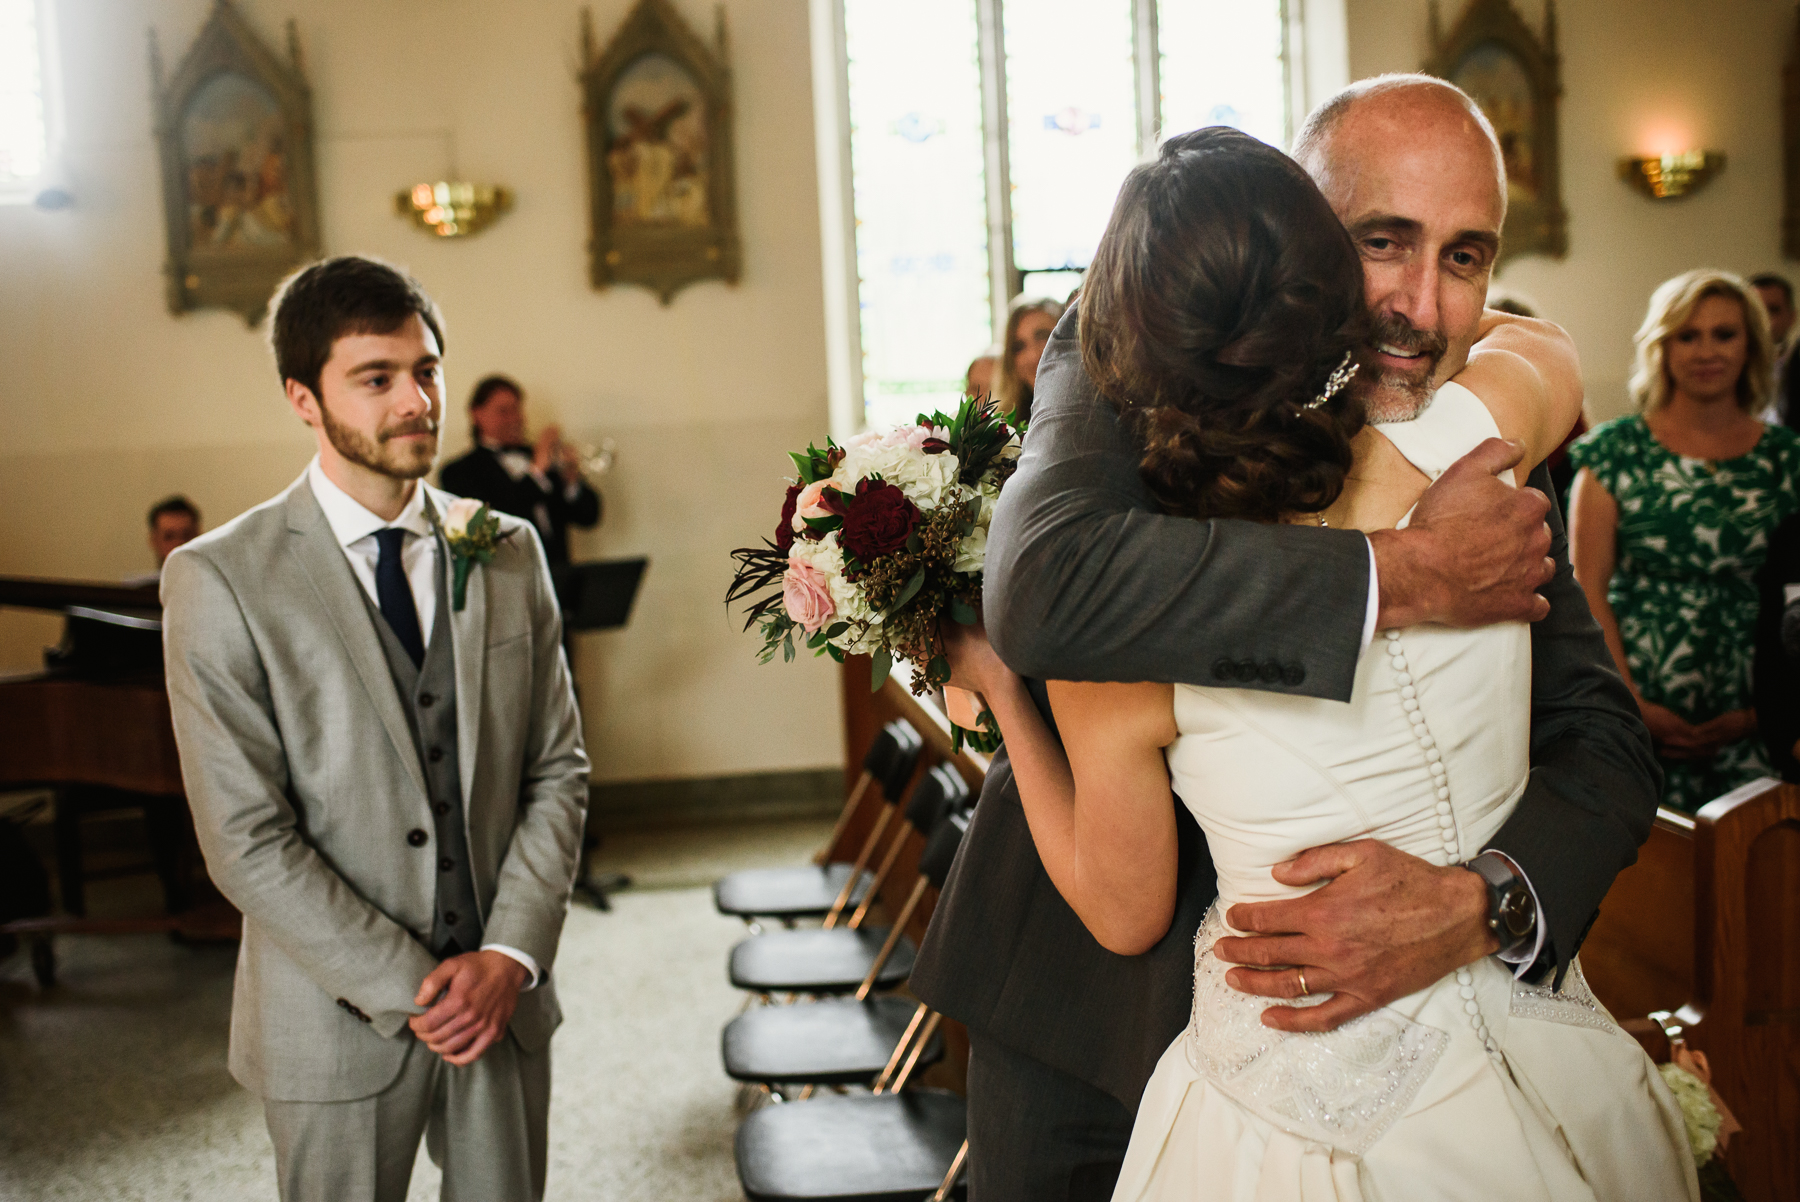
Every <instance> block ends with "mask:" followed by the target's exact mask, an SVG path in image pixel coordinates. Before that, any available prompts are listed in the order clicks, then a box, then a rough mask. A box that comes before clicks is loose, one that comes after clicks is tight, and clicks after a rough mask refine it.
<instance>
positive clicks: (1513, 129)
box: [1425, 0, 1568, 262]
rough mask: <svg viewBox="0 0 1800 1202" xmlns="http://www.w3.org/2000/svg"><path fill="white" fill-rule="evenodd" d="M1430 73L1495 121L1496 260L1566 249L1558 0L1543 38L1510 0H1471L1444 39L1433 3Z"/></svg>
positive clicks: (1551, 2)
mask: <svg viewBox="0 0 1800 1202" xmlns="http://www.w3.org/2000/svg"><path fill="white" fill-rule="evenodd" d="M1431 44H1432V56H1431V59H1430V61H1429V62H1427V63H1426V64H1425V70H1426V72H1427V73H1429V74H1431V75H1436V76H1438V77H1439V78H1441V79H1447V80H1449V81H1450V82H1451V83H1453V84H1455V85H1456V86H1457V87H1459V88H1461V89H1462V90H1463V91H1465V92H1467V93H1468V94H1469V95H1470V96H1471V97H1472V98H1473V99H1474V100H1475V103H1476V104H1478V105H1480V106H1481V111H1482V112H1483V113H1485V114H1486V115H1487V118H1488V120H1489V121H1490V122H1491V123H1492V124H1493V126H1494V133H1495V135H1496V136H1497V137H1498V138H1499V140H1500V151H1501V154H1502V156H1503V158H1504V159H1505V162H1506V190H1507V213H1506V226H1505V229H1504V231H1503V232H1502V237H1501V247H1500V258H1501V261H1502V262H1504V261H1505V260H1506V259H1509V258H1511V257H1513V256H1515V255H1521V254H1545V255H1551V256H1553V257H1556V258H1561V257H1562V256H1563V255H1565V254H1567V253H1568V215H1567V212H1566V210H1565V209H1564V208H1563V203H1562V179H1561V169H1560V156H1559V144H1558V132H1557V109H1558V107H1559V103H1560V99H1561V96H1562V67H1561V59H1560V57H1559V56H1558V54H1557V50H1556V5H1555V3H1554V0H1548V2H1547V3H1546V5H1545V11H1544V32H1543V35H1542V36H1541V37H1540V36H1539V35H1538V34H1536V33H1534V32H1533V31H1532V30H1531V29H1530V27H1528V26H1527V25H1526V24H1525V21H1524V18H1522V17H1521V16H1520V15H1519V13H1518V10H1516V9H1515V8H1513V6H1512V4H1511V3H1510V0H1472V2H1471V3H1470V5H1469V7H1468V9H1467V10H1466V11H1465V12H1464V13H1463V15H1462V17H1461V19H1459V20H1458V21H1457V23H1456V26H1455V28H1454V29H1452V30H1451V31H1450V33H1449V35H1448V36H1445V35H1444V34H1443V32H1442V28H1441V26H1440V24H1439V19H1438V8H1437V4H1436V3H1435V2H1434V3H1433V4H1432V6H1431Z"/></svg>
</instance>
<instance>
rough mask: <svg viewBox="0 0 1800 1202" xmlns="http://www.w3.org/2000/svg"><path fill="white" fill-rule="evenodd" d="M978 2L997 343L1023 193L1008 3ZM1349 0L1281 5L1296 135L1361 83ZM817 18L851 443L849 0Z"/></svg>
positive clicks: (861, 421)
mask: <svg viewBox="0 0 1800 1202" xmlns="http://www.w3.org/2000/svg"><path fill="white" fill-rule="evenodd" d="M971 2H972V3H974V5H975V11H976V20H977V29H978V36H979V55H980V60H981V93H982V95H981V113H982V141H983V150H984V156H985V160H986V183H987V223H988V281H989V285H988V292H989V296H990V297H991V299H992V307H993V324H994V331H995V336H996V337H998V335H999V332H1000V331H1001V330H1003V329H1005V328H1006V308H1007V304H1008V302H1009V301H1010V299H1011V298H1012V296H1013V295H1014V294H1015V293H1017V292H1018V290H1019V283H1020V280H1019V272H1018V269H1017V268H1016V266H1015V265H1014V263H1013V246H1012V203H1011V201H1012V189H1011V187H1010V186H1009V176H1010V167H1009V164H1010V151H1009V148H1008V146H1007V114H1006V87H1005V74H1004V71H1003V69H1002V68H1003V64H1004V63H1005V60H1006V47H1005V42H1004V39H1005V22H1004V20H1003V7H1004V3H1005V0H971ZM1345 2H1346V0H1282V9H1283V18H1284V21H1283V29H1284V38H1283V47H1282V49H1283V56H1282V57H1283V64H1284V68H1285V71H1286V75H1287V85H1288V121H1287V137H1288V140H1290V141H1291V140H1292V138H1293V132H1294V128H1295V126H1296V125H1297V124H1298V118H1299V117H1300V116H1303V115H1304V114H1305V113H1307V112H1310V111H1311V109H1312V106H1313V105H1315V104H1317V103H1318V102H1319V101H1321V100H1323V99H1325V97H1327V96H1329V95H1331V94H1332V93H1334V92H1336V91H1338V90H1339V89H1340V88H1342V87H1343V86H1344V85H1345V84H1347V83H1349V82H1350V60H1349V45H1348V40H1347V37H1346V28H1347V21H1346V17H1345ZM809 4H810V11H811V18H812V69H813V127H814V136H815V141H816V144H817V155H818V166H819V237H820V244H821V252H822V260H823V268H824V280H823V283H824V299H825V359H826V376H827V380H828V387H829V412H830V422H831V435H832V437H833V438H836V439H838V440H839V441H842V440H843V439H846V438H848V437H850V436H851V435H852V434H855V433H857V432H858V431H860V430H862V429H863V428H864V426H865V425H866V424H867V417H866V410H865V398H864V395H863V393H864V380H863V370H862V360H863V351H862V320H861V309H860V303H861V302H860V297H859V280H858V277H857V271H856V212H855V203H854V189H853V176H852V172H851V162H850V73H849V55H848V51H847V49H846V46H845V40H844V0H809ZM1132 23H1133V27H1134V38H1133V45H1134V48H1135V57H1136V60H1137V65H1138V70H1137V123H1138V151H1139V154H1140V155H1141V156H1143V157H1146V158H1147V157H1149V156H1150V155H1152V154H1154V153H1155V151H1156V146H1157V143H1158V141H1159V138H1158V133H1159V130H1158V126H1159V124H1160V108H1161V100H1162V89H1161V82H1160V80H1159V78H1158V71H1159V67H1160V61H1159V56H1158V52H1157V40H1156V0H1134V3H1133V5H1132Z"/></svg>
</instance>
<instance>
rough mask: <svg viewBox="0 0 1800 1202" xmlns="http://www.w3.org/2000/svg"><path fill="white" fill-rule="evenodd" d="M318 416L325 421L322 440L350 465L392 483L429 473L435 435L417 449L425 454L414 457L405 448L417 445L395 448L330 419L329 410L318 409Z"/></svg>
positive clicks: (433, 454) (415, 478) (322, 407)
mask: <svg viewBox="0 0 1800 1202" xmlns="http://www.w3.org/2000/svg"><path fill="white" fill-rule="evenodd" d="M319 413H320V415H321V416H322V417H323V418H324V419H325V439H326V441H327V442H329V443H331V445H332V448H333V449H334V450H336V451H337V453H338V454H340V455H342V456H343V457H344V458H345V459H348V460H349V461H350V462H351V463H354V464H357V465H359V466H361V467H366V468H368V469H369V470H370V471H372V472H379V473H380V474H381V475H383V476H388V477H391V478H392V479H395V480H417V479H419V477H421V476H423V475H425V474H426V473H427V472H429V471H430V470H431V465H432V462H433V461H434V460H436V459H437V439H436V437H435V436H434V437H433V438H432V440H431V442H430V444H429V446H428V447H420V449H421V450H422V451H424V452H425V453H424V454H422V455H418V456H414V455H411V454H409V453H408V448H411V447H413V446H414V445H416V444H413V443H405V444H402V446H400V447H395V446H393V445H392V444H390V443H387V442H382V441H378V440H375V439H371V438H369V437H368V435H366V434H364V433H363V432H362V431H360V430H356V429H352V428H351V427H349V426H346V425H343V424H342V423H340V422H339V421H338V420H337V419H336V418H334V417H332V415H331V410H330V409H328V408H326V407H325V406H324V405H320V406H319Z"/></svg>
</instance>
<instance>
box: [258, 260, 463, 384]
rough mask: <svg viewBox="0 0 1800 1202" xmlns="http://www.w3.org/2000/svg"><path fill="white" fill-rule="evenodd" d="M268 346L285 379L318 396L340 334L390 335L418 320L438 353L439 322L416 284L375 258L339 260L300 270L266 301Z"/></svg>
mask: <svg viewBox="0 0 1800 1202" xmlns="http://www.w3.org/2000/svg"><path fill="white" fill-rule="evenodd" d="M270 306H271V307H272V308H273V310H274V313H275V316H274V317H273V318H271V319H270V321H269V346H270V347H271V348H272V349H273V350H274V352H275V370H276V372H278V373H279V374H280V376H281V378H282V379H283V380H284V381H285V380H293V381H295V382H297V383H300V384H304V385H305V386H306V387H307V388H309V389H311V390H312V393H313V395H314V396H317V395H318V393H319V373H320V372H322V371H323V370H324V369H325V363H326V361H327V360H329V359H330V358H331V345H332V343H334V342H336V341H337V340H338V339H339V338H342V337H344V336H345V335H346V334H391V333H393V332H394V331H395V330H397V329H399V328H400V327H401V326H402V325H403V324H405V322H406V319H407V318H409V317H412V316H414V315H415V314H416V315H417V316H418V318H419V320H421V321H423V322H424V323H425V328H426V329H428V330H430V331H431V334H432V337H433V338H436V339H437V344H438V354H440V355H441V354H443V353H444V317H443V314H442V313H440V312H438V307H437V305H436V304H434V303H433V302H432V299H431V298H430V297H429V296H426V295H425V290H424V289H423V288H421V287H419V282H418V281H417V280H415V279H413V278H412V277H411V276H409V275H407V274H405V273H404V272H401V271H397V270H396V269H394V268H392V267H390V266H388V265H387V264H386V263H383V262H380V261H379V260H376V259H365V258H363V257H361V256H360V255H339V256H338V257H336V258H333V259H321V260H319V261H318V262H317V263H313V264H311V265H310V266H307V267H302V268H301V269H300V270H299V271H296V272H295V273H294V274H293V275H291V276H289V277H288V278H287V279H285V280H283V281H282V282H281V286H280V287H278V288H277V289H276V290H275V296H274V298H273V299H272V300H271V301H270Z"/></svg>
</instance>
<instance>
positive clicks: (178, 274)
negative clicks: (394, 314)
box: [150, 0, 319, 325]
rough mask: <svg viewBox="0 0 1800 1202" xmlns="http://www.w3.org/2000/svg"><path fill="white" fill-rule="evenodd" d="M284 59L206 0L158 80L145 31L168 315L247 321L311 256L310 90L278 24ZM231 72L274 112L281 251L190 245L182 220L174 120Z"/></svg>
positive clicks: (225, 6) (292, 38)
mask: <svg viewBox="0 0 1800 1202" xmlns="http://www.w3.org/2000/svg"><path fill="white" fill-rule="evenodd" d="M287 35H288V58H289V60H290V61H289V62H285V63H284V62H283V61H282V60H281V59H280V58H279V57H278V56H277V55H276V54H275V53H274V52H273V51H271V50H269V49H268V48H267V47H265V46H264V45H263V44H262V42H261V40H260V39H258V38H257V36H256V33H255V31H254V30H252V29H251V28H250V26H249V24H248V23H247V22H246V21H245V20H244V18H243V16H242V15H240V14H239V12H238V11H237V9H236V8H235V7H233V5H232V4H231V0H216V3H215V4H214V5H213V11H212V15H211V16H210V17H209V18H208V19H207V22H206V25H205V26H204V27H203V28H202V29H201V30H200V33H199V36H197V37H196V38H195V39H194V44H193V45H192V46H190V47H189V48H188V52H187V54H186V55H184V56H183V57H182V60H181V64H180V66H178V67H176V68H175V72H174V74H173V75H171V76H169V77H168V79H167V80H166V81H165V80H164V78H163V70H162V56H161V55H160V54H159V53H158V50H157V45H156V31H155V30H154V29H152V30H151V31H150V71H151V79H152V81H153V86H154V89H155V104H156V141H157V145H158V147H159V148H160V151H161V158H162V192H163V213H164V217H165V221H166V225H167V228H168V243H169V258H168V263H167V265H166V266H165V268H164V272H165V274H166V275H167V277H168V280H167V285H168V300H169V312H171V313H174V314H178V315H179V314H181V313H186V312H188V311H189V310H192V309H212V308H216V309H229V310H231V311H233V312H236V313H241V314H243V315H244V320H245V321H246V322H248V323H249V324H251V325H255V324H256V323H257V322H258V321H259V320H260V319H261V318H262V315H263V313H264V312H265V311H266V310H267V308H268V303H269V298H270V296H272V295H273V294H274V291H275V286H276V285H277V284H279V283H280V282H281V280H282V278H283V277H284V276H286V275H287V274H288V273H289V272H290V271H292V270H293V269H294V268H295V267H297V266H299V265H300V264H302V263H306V262H308V261H310V260H312V259H316V258H318V256H319V200H318V176H317V174H316V172H315V170H314V167H313V145H312V91H311V89H310V88H308V87H307V85H306V79H305V77H304V76H303V75H302V74H301V68H300V42H299V35H298V32H297V31H296V29H295V26H294V22H293V21H292V20H290V21H289V22H288V26H287ZM225 74H236V75H241V76H243V77H245V78H247V79H249V80H250V81H252V82H253V83H255V84H257V85H258V86H260V87H261V88H263V89H264V90H265V91H266V92H267V93H268V94H269V96H270V97H272V98H273V99H274V101H275V103H276V105H277V107H278V109H279V111H280V114H281V119H282V123H283V125H284V127H285V129H284V139H285V140H284V144H283V158H284V163H285V172H286V191H287V202H288V204H289V206H290V208H291V210H292V221H293V227H292V228H293V235H292V238H291V239H290V241H289V242H288V243H287V244H286V245H281V246H268V247H254V248H232V249H225V250H220V249H215V248H213V247H209V246H196V245H195V244H194V238H193V229H192V223H191V220H190V217H189V195H188V191H189V181H188V171H187V156H186V155H185V154H184V153H183V145H182V121H183V118H184V116H185V114H186V112H187V107H188V103H189V101H190V100H191V99H192V98H193V96H194V94H195V93H196V92H197V91H199V90H200V89H201V88H203V87H205V86H206V85H207V84H209V83H211V82H212V81H213V80H215V79H217V78H218V77H219V76H221V75H225Z"/></svg>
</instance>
